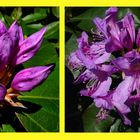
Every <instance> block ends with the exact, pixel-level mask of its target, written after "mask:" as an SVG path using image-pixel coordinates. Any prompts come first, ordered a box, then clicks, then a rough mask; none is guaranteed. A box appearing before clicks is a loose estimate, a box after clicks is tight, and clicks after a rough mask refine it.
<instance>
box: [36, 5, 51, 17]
mask: <svg viewBox="0 0 140 140" xmlns="http://www.w3.org/2000/svg"><path fill="white" fill-rule="evenodd" d="M34 13H40V14H44V15H45V14H47V15H48V14H49V13H50V8H39V7H37V8H34Z"/></svg>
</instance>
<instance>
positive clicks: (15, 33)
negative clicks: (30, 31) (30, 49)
mask: <svg viewBox="0 0 140 140" xmlns="http://www.w3.org/2000/svg"><path fill="white" fill-rule="evenodd" d="M8 33H9V35H10V36H11V38H12V41H13V46H14V47H16V46H17V45H18V41H19V26H18V24H17V21H14V22H13V23H12V25H11V26H10V28H9V30H8ZM14 49H15V48H14Z"/></svg>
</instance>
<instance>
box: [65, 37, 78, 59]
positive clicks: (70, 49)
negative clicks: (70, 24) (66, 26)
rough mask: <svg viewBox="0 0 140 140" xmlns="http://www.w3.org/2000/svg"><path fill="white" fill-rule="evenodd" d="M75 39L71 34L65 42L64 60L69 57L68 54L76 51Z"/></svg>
mask: <svg viewBox="0 0 140 140" xmlns="http://www.w3.org/2000/svg"><path fill="white" fill-rule="evenodd" d="M76 40H77V37H76V35H75V34H73V35H72V36H71V37H70V39H69V40H68V41H67V42H66V45H65V46H66V48H65V56H66V59H67V57H68V56H69V55H70V53H72V52H74V51H75V50H76V49H77V41H76Z"/></svg>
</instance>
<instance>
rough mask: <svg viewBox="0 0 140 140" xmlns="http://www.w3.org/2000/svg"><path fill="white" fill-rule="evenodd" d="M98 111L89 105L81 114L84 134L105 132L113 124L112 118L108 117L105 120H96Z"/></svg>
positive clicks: (92, 105)
mask: <svg viewBox="0 0 140 140" xmlns="http://www.w3.org/2000/svg"><path fill="white" fill-rule="evenodd" d="M98 112H99V109H98V108H96V107H95V105H94V104H91V105H90V106H89V107H88V108H87V109H86V110H85V111H84V113H83V125H84V131H85V132H107V131H108V130H109V128H110V126H111V124H112V122H113V120H114V119H113V118H112V117H110V116H109V117H108V118H107V119H106V120H101V121H99V120H97V117H96V115H97V114H98Z"/></svg>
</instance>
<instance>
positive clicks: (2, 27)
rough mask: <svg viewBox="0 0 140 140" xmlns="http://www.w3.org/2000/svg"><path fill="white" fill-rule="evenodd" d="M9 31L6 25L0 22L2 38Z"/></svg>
mask: <svg viewBox="0 0 140 140" xmlns="http://www.w3.org/2000/svg"><path fill="white" fill-rule="evenodd" d="M6 31H7V28H6V26H5V25H4V23H3V22H2V21H1V20H0V36H1V35H3V34H4V33H5V32H6Z"/></svg>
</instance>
